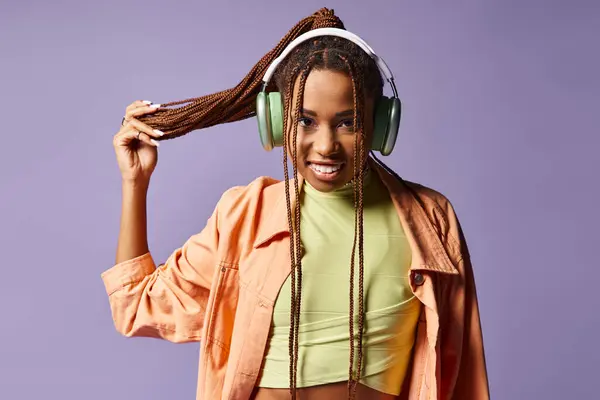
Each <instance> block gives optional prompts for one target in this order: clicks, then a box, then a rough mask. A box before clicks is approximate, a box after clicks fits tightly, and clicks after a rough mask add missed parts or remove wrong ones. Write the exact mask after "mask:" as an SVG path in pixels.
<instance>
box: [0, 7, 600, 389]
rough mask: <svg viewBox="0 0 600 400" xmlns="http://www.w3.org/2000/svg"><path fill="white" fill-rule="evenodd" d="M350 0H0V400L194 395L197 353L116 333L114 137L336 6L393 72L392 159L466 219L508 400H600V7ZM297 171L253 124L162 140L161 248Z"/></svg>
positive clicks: (156, 215)
mask: <svg viewBox="0 0 600 400" xmlns="http://www.w3.org/2000/svg"><path fill="white" fill-rule="evenodd" d="M350 3H351V2H348V1H342V0H338V1H329V2H326V3H325V2H323V1H313V0H304V1H295V2H283V1H251V2H248V1H243V0H239V1H222V0H221V1H211V2H202V1H173V2H165V1H155V0H146V1H123V0H119V1H116V0H111V1H102V2H100V1H94V2H92V1H73V0H71V1H66V0H65V1H60V0H57V1H54V2H43V1H41V0H38V1H18V2H17V1H8V0H3V1H2V3H0V93H1V94H2V96H1V97H0V115H1V116H2V118H1V119H0V121H1V134H2V138H3V140H2V151H1V153H2V157H0V171H1V173H0V174H1V175H0V177H1V180H0V194H1V195H0V226H1V231H0V232H1V233H0V250H1V252H0V256H1V257H2V267H1V268H2V269H1V271H2V274H1V278H0V307H1V310H2V314H1V317H0V318H1V322H0V398H1V399H3V400H20V399H28V400H29V399H32V400H33V399H40V398H44V399H64V400H71V399H73V400H74V399H88V400H94V399H115V400H117V399H130V400H134V399H140V400H148V399H192V398H193V397H194V394H195V387H196V378H197V375H196V374H197V360H198V345H197V344H190V345H174V344H170V343H167V342H161V341H158V340H152V339H134V340H127V339H124V338H122V337H120V336H119V335H118V334H117V333H116V332H115V330H114V328H113V325H112V321H111V317H110V313H109V308H108V302H107V298H106V295H105V292H104V287H103V285H102V282H101V280H100V273H101V272H102V271H104V270H105V269H107V268H109V267H111V266H112V262H113V259H114V251H115V244H116V239H117V229H118V221H119V211H120V180H119V173H118V169H117V166H116V162H115V159H114V153H113V149H112V142H111V138H112V135H113V134H114V133H115V132H116V131H117V129H118V126H119V123H120V121H121V116H122V115H123V109H124V107H125V106H126V105H127V104H128V103H129V102H130V101H132V100H135V99H138V98H140V99H150V100H153V101H155V102H166V101H170V100H178V99H183V98H187V97H193V96H199V95H202V94H208V93H212V92H214V91H218V90H222V89H225V88H228V87H231V86H233V85H235V84H236V83H237V82H238V81H239V80H240V79H241V78H242V77H243V76H244V75H245V74H246V72H247V71H248V70H249V69H250V67H251V66H252V65H254V63H255V62H256V61H257V60H258V59H259V58H260V57H261V56H262V55H263V54H264V53H265V52H267V51H268V50H270V49H271V48H272V47H273V46H274V45H275V44H276V43H277V42H278V41H279V39H280V38H281V37H282V36H283V35H284V34H285V33H286V32H287V31H288V29H289V28H291V27H292V25H293V24H295V23H296V22H297V21H298V20H300V19H301V18H302V17H304V16H306V15H308V14H310V13H312V12H314V11H315V10H317V9H318V8H320V7H322V6H328V7H331V8H334V9H335V10H336V12H337V14H338V15H340V16H341V18H342V19H343V20H344V22H345V23H346V26H347V28H348V29H349V30H352V31H354V32H356V33H358V34H359V35H361V36H362V37H363V38H364V39H365V40H367V41H368V42H369V43H370V44H371V45H372V46H373V47H374V48H375V50H376V51H377V52H378V53H379V54H381V55H382V56H383V57H384V58H385V60H386V61H387V62H388V64H389V65H390V67H391V68H392V70H393V71H394V72H395V75H396V78H397V82H398V88H399V91H400V94H401V96H402V99H403V101H404V105H405V107H404V119H403V122H402V124H401V137H400V140H399V143H398V147H397V150H396V152H395V153H394V154H393V155H392V156H390V157H388V158H387V159H385V161H387V162H388V164H389V165H391V166H392V167H394V168H395V169H396V170H397V171H398V172H399V173H400V174H401V175H403V176H404V177H405V178H407V179H411V180H416V181H419V182H422V183H424V184H426V185H429V186H432V187H434V188H436V189H438V190H440V191H442V192H443V193H444V194H446V195H447V196H448V197H449V198H450V199H451V200H452V201H453V203H454V205H455V207H456V209H457V211H458V214H459V217H460V219H461V221H462V223H463V225H464V228H465V231H466V234H467V238H468V242H469V245H470V247H471V251H472V256H473V260H474V264H475V268H476V270H475V273H476V279H477V285H478V290H479V298H480V305H481V311H482V322H483V327H484V334H485V343H486V348H487V359H488V367H489V375H490V381H491V387H492V392H493V397H494V398H495V399H511V400H512V399H546V400H553V399H556V400H564V399H583V398H598V397H597V396H598V394H597V390H594V389H595V387H597V385H598V365H599V364H600V351H599V348H598V329H599V328H600V321H599V319H600V318H599V315H600V312H598V305H599V301H598V293H600V290H598V287H597V285H598V282H599V279H600V272H599V267H600V265H598V261H597V258H595V254H597V253H596V251H597V248H598V246H599V245H600V243H599V239H600V234H599V233H598V232H599V231H598V226H599V225H600V216H599V213H598V197H599V195H600V190H599V188H598V183H597V182H598V177H597V172H598V161H599V157H598V153H597V150H598V146H599V145H600V141H599V139H598V127H597V123H596V119H594V118H593V115H594V114H596V115H597V113H598V106H599V105H600V94H599V93H600V84H599V79H598V71H599V70H600V55H599V51H598V49H599V47H598V46H599V45H598V41H599V38H600V5H599V4H600V3H598V2H596V1H569V2H567V1H549V0H544V1H542V0H539V1H516V0H511V1H507V0H501V1H500V0H497V1H486V2H481V1H474V0H473V1H452V2H447V1H444V2H442V1H439V2H435V3H434V2H431V1H418V2H417V1H412V2H408V1H402V2H401V1H363V2H355V3H359V4H356V5H352V6H350V5H349V4H350ZM376 4H377V5H376ZM236 21H237V22H236ZM594 132H596V133H595V134H594ZM282 174H283V173H282V167H281V161H280V152H274V153H270V154H269V153H265V152H264V151H263V150H262V148H261V147H260V144H259V140H258V134H257V131H256V122H255V120H253V119H251V120H247V121H244V122H240V123H235V124H230V125H227V126H218V127H215V128H211V129H209V130H206V131H197V132H194V133H192V134H190V135H188V136H186V137H183V138H180V139H178V140H174V141H169V142H164V143H163V145H162V147H161V148H160V158H159V167H158V168H157V171H156V173H155V176H154V178H153V184H152V187H151V194H150V198H149V223H150V229H149V234H150V246H151V249H152V251H153V253H154V254H155V256H156V258H157V259H162V258H164V257H166V256H167V255H168V254H169V253H170V252H171V251H172V250H173V249H175V248H176V247H177V246H179V245H181V244H182V243H183V241H184V240H185V239H187V237H188V236H189V235H191V234H193V233H195V232H197V231H199V230H200V229H201V228H202V226H203V224H204V222H205V221H206V218H207V217H208V215H209V214H210V212H211V211H212V208H213V206H214V204H215V202H216V201H217V199H218V198H219V196H220V195H221V193H222V192H223V191H224V190H225V189H227V188H229V187H230V186H233V185H238V184H244V183H247V182H249V181H251V180H252V179H254V178H255V177H257V176H259V175H271V176H275V177H278V178H280V177H281V176H282Z"/></svg>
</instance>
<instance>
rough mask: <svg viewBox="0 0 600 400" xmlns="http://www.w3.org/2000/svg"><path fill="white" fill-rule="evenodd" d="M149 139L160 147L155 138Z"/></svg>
mask: <svg viewBox="0 0 600 400" xmlns="http://www.w3.org/2000/svg"><path fill="white" fill-rule="evenodd" d="M150 141H151V142H152V143H154V144H155V145H156V147H160V144H159V143H158V142H157V141H156V140H154V139H150Z"/></svg>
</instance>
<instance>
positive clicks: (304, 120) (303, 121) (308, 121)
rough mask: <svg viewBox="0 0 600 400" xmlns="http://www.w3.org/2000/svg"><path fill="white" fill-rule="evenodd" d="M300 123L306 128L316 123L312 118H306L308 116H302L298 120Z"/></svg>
mask: <svg viewBox="0 0 600 400" xmlns="http://www.w3.org/2000/svg"><path fill="white" fill-rule="evenodd" d="M298 123H299V124H300V126H302V127H304V128H310V127H311V126H313V124H314V123H313V120H312V119H310V118H306V117H301V118H300V119H299V120H298Z"/></svg>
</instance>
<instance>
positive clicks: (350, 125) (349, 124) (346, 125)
mask: <svg viewBox="0 0 600 400" xmlns="http://www.w3.org/2000/svg"><path fill="white" fill-rule="evenodd" d="M340 127H342V128H346V129H354V121H352V120H351V119H347V120H345V121H342V122H340Z"/></svg>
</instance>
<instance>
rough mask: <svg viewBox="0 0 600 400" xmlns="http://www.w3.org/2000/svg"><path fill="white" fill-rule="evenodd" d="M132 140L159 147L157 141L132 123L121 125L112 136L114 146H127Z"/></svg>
mask: <svg viewBox="0 0 600 400" xmlns="http://www.w3.org/2000/svg"><path fill="white" fill-rule="evenodd" d="M138 122H139V121H138ZM140 124H141V122H140ZM142 125H143V124H142ZM134 141H140V142H143V143H146V144H149V145H150V146H153V147H159V143H158V142H157V141H156V140H154V139H152V138H151V137H150V135H148V134H147V133H145V132H143V131H141V130H139V129H136V128H135V127H134V126H132V125H128V126H126V127H123V128H122V129H121V130H120V131H119V132H118V133H117V134H116V135H115V136H114V138H113V143H114V145H115V146H116V147H128V146H129V145H130V144H131V143H132V142H134Z"/></svg>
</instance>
